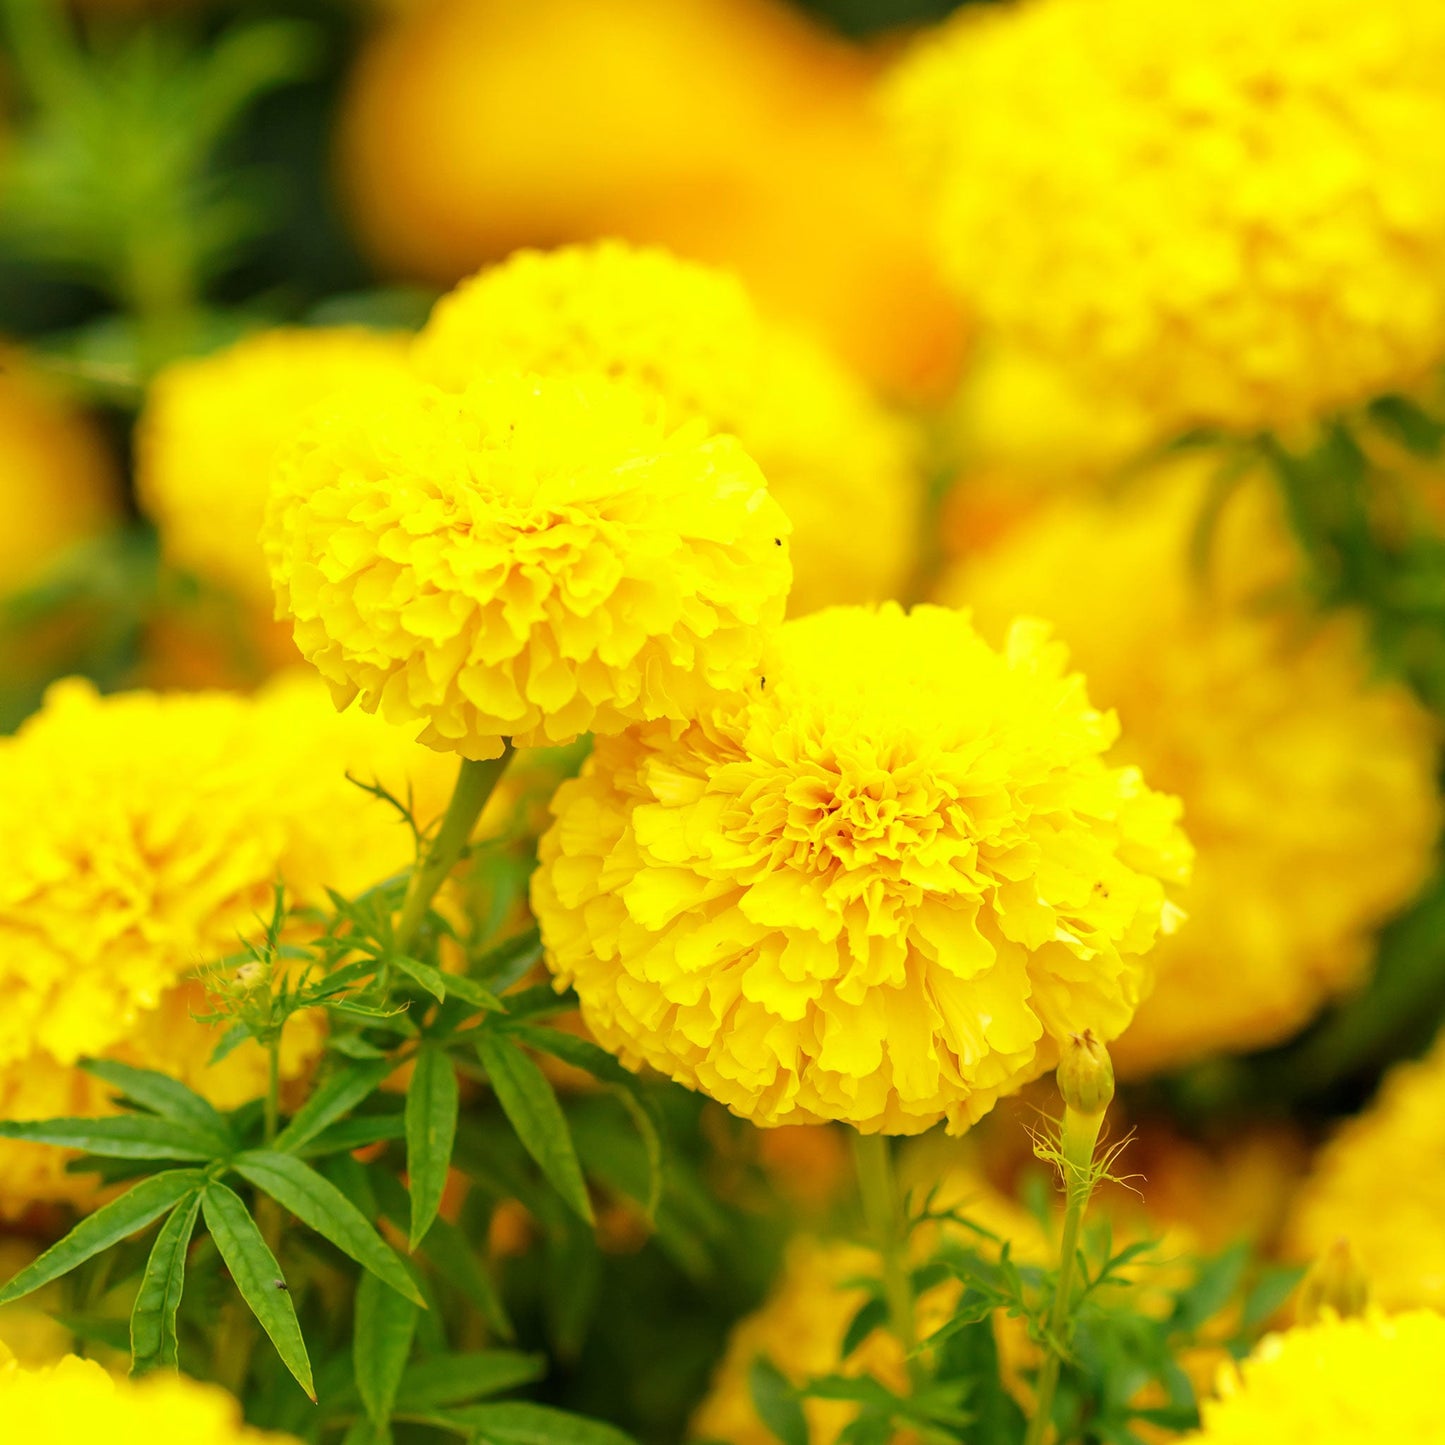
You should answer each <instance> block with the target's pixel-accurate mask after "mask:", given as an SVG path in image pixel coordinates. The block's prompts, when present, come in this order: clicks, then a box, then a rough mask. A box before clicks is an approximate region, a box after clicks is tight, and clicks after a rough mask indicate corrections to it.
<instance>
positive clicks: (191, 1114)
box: [80, 1059, 232, 1153]
mask: <svg viewBox="0 0 1445 1445" xmlns="http://www.w3.org/2000/svg"><path fill="white" fill-rule="evenodd" d="M80 1067H81V1068H82V1069H84V1070H85V1072H86V1073H87V1074H91V1075H93V1076H94V1077H95V1078H97V1079H100V1080H101V1081H102V1082H103V1083H107V1084H109V1085H110V1086H111V1088H113V1089H115V1090H116V1091H117V1092H118V1093H120V1095H121V1096H122V1097H123V1098H126V1099H129V1100H130V1101H131V1102H132V1103H134V1104H139V1105H140V1106H141V1107H142V1108H143V1109H149V1110H150V1111H151V1112H152V1113H154V1114H159V1115H161V1116H162V1117H163V1118H166V1119H174V1120H176V1121H177V1122H178V1123H181V1124H189V1125H190V1126H191V1128H192V1129H194V1130H196V1131H198V1132H199V1133H202V1134H205V1135H208V1136H210V1137H212V1138H214V1139H215V1140H216V1152H217V1153H224V1152H225V1151H226V1150H227V1149H228V1148H230V1147H231V1146H232V1139H231V1129H230V1126H229V1125H228V1124H227V1123H226V1120H225V1118H224V1116H222V1115H221V1114H220V1113H219V1112H218V1111H217V1110H216V1109H215V1108H214V1107H213V1106H212V1104H211V1103H210V1101H209V1100H207V1099H203V1098H202V1097H201V1096H200V1095H199V1094H198V1093H196V1091H195V1090H194V1089H188V1088H187V1087H186V1086H185V1085H184V1084H183V1083H181V1081H180V1080H179V1079H173V1078H171V1076H170V1075H169V1074H159V1073H157V1072H156V1071H155V1070H154V1069H137V1068H133V1067H132V1066H131V1065H130V1064H122V1063H117V1062H116V1061H115V1060H114V1059H82V1060H81V1062H80Z"/></svg>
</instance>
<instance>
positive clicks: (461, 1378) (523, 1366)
mask: <svg viewBox="0 0 1445 1445" xmlns="http://www.w3.org/2000/svg"><path fill="white" fill-rule="evenodd" d="M546 1372H547V1361H546V1357H545V1356H544V1355H525V1354H522V1353H521V1352H520V1351H518V1350H481V1351H478V1352H477V1353H475V1354H461V1355H433V1356H432V1357H431V1358H430V1359H425V1360H418V1361H417V1362H416V1363H415V1364H414V1365H408V1366H407V1370H406V1373H405V1374H404V1375H403V1376H402V1377H401V1388H400V1389H399V1390H398V1391H397V1395H396V1413H397V1414H398V1415H406V1414H410V1413H414V1412H416V1411H418V1410H430V1409H434V1408H436V1407H437V1406H439V1405H460V1404H462V1403H463V1402H464V1401H467V1400H476V1399H478V1398H480V1397H481V1396H483V1395H500V1394H501V1393H502V1391H503V1390H515V1389H516V1388H517V1387H518V1386H519V1385H530V1384H532V1383H534V1382H535V1381H537V1380H540V1379H541V1378H542V1376H543V1375H544V1374H546Z"/></svg>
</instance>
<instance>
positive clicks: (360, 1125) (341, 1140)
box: [301, 1114, 406, 1159]
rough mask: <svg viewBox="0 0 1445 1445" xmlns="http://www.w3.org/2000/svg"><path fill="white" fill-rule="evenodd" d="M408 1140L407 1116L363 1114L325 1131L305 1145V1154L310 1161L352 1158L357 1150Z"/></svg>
mask: <svg viewBox="0 0 1445 1445" xmlns="http://www.w3.org/2000/svg"><path fill="white" fill-rule="evenodd" d="M405 1137H406V1119H405V1118H404V1116H403V1115H401V1114H359V1115H358V1116H357V1117H356V1118H354V1119H342V1120H341V1121H340V1122H339V1123H336V1124H333V1125H332V1126H331V1127H330V1128H329V1129H325V1130H323V1131H322V1132H321V1133H320V1134H318V1135H317V1136H316V1137H315V1138H314V1139H313V1140H311V1142H310V1143H309V1144H306V1145H304V1146H303V1147H302V1150H301V1152H302V1153H304V1154H305V1155H306V1157H307V1158H308V1159H309V1158H314V1157H315V1156H316V1155H318V1154H349V1153H350V1152H351V1151H352V1150H353V1149H364V1148H366V1146H367V1145H368V1144H380V1143H381V1142H382V1141H383V1140H386V1139H402V1138H405Z"/></svg>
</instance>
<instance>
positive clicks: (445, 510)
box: [266, 374, 791, 759]
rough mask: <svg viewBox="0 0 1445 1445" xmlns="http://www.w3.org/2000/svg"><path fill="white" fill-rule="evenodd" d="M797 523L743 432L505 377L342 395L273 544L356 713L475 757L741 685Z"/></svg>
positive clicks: (295, 456)
mask: <svg viewBox="0 0 1445 1445" xmlns="http://www.w3.org/2000/svg"><path fill="white" fill-rule="evenodd" d="M787 532H788V522H787V519H786V518H785V517H784V516H783V513H782V512H781V510H780V509H779V508H778V505H777V503H776V502H774V501H773V500H772V498H771V497H769V495H768V492H767V486H766V484H765V482H764V480H763V476H762V473H761V472H759V471H758V468H757V466H756V464H755V463H754V462H753V461H752V460H751V459H750V458H749V457H748V455H747V454H746V453H745V452H744V451H743V450H742V448H741V447H740V446H739V445H738V444H737V442H736V441H734V440H733V438H731V437H720V436H712V435H710V434H709V433H708V431H707V429H706V428H705V427H704V426H703V424H702V423H700V422H692V423H689V424H687V425H684V426H681V427H673V426H670V425H668V423H667V420H665V419H664V416H663V415H662V411H661V408H660V407H659V406H658V405H657V403H656V402H655V401H654V400H653V399H652V398H650V397H649V396H647V395H646V394H644V393H643V392H642V391H641V390H639V389H635V388H632V387H629V386H626V385H624V384H621V383H618V382H610V381H605V380H603V379H601V378H598V377H593V378H581V377H578V378H566V379H548V380H542V379H539V378H536V377H522V376H518V375H513V374H499V375H496V376H489V377H484V378H481V379H479V380H477V381H476V382H474V383H473V384H472V385H471V386H469V387H468V388H466V389H465V390H464V391H460V392H457V393H454V394H453V393H446V392H442V391H439V390H437V389H436V388H434V387H430V386H427V385H425V384H423V383H420V382H413V383H411V384H410V385H405V386H403V385H397V386H387V387H383V388H380V389H379V390H377V391H375V392H367V391H364V390H363V391H358V392H357V393H355V394H353V395H351V396H348V397H347V398H346V399H345V400H344V401H341V402H338V404H337V407H336V408H335V409H334V410H333V411H332V412H331V413H329V415H328V417H327V419H326V422H325V424H324V425H320V424H318V425H317V426H316V427H315V428H314V429H313V430H312V431H311V432H310V433H309V434H308V435H307V436H306V437H305V438H304V439H303V440H302V441H300V442H299V443H298V444H297V445H296V446H295V447H293V448H292V449H291V450H290V451H289V452H288V453H287V454H286V456H285V457H284V458H283V461H282V465H281V467H280V470H279V475H278V478H277V483H276V487H275V490H274V491H273V493H272V499H271V505H270V510H269V512H268V514H267V524H266V546H267V551H268V555H269V557H270V559H271V570H272V577H273V579H274V581H275V584H276V589H277V595H278V598H279V600H280V604H281V607H282V609H283V610H285V611H289V612H290V614H291V615H292V617H294V618H295V622H296V641H297V644H298V645H299V646H300V648H301V651H302V652H303V653H304V654H305V655H306V657H307V658H308V659H309V660H310V661H311V662H313V663H314V664H315V665H316V667H317V668H318V669H319V670H320V672H321V674H322V676H324V677H325V678H326V680H327V681H328V682H329V683H330V684H331V688H332V692H333V695H334V696H335V698H336V700H337V703H338V705H339V706H343V707H344V706H345V705H346V704H347V703H348V702H350V701H351V700H352V699H353V698H356V697H358V696H359V697H360V699H361V705H362V706H363V707H364V708H365V709H366V710H367V711H368V712H374V711H376V710H378V709H379V710H380V711H381V713H382V715H383V716H384V717H385V718H386V719H387V720H388V721H389V722H392V723H397V724H403V725H406V726H407V727H408V728H410V729H412V730H418V729H419V730H420V732H421V739H422V741H424V742H426V743H427V744H428V745H429V746H431V747H434V748H438V749H441V750H445V751H453V752H458V753H461V754H462V756H463V757H467V758H473V759H481V758H494V757H497V756H499V755H500V753H501V751H502V743H503V739H505V738H513V739H515V740H516V742H517V744H518V745H519V746H529V745H543V744H547V743H565V742H570V741H572V740H573V739H574V738H576V737H578V736H579V735H580V734H582V733H585V732H590V731H597V732H616V731H617V730H618V729H620V728H622V727H625V726H626V725H627V723H629V722H632V721H636V720H642V719H652V718H660V717H665V718H682V717H686V716H688V715H689V714H690V713H692V712H693V711H694V710H695V709H696V708H697V707H698V706H699V705H700V703H701V701H702V699H703V698H704V697H706V695H707V694H708V691H709V689H711V688H714V687H734V686H739V685H741V683H742V682H743V681H744V680H745V678H747V677H748V676H749V675H750V674H751V673H752V671H753V669H754V667H755V665H756V662H757V659H758V655H759V653H760V652H761V650H762V646H763V637H764V633H765V630H766V628H767V627H769V626H770V625H771V624H772V623H774V622H776V621H777V619H778V618H779V616H780V615H781V613H782V608H783V598H784V595H785V594H786V592H787V589H788V582H789V579H790V575H791V574H790V569H789V565H788V549H787V545H786V537H787Z"/></svg>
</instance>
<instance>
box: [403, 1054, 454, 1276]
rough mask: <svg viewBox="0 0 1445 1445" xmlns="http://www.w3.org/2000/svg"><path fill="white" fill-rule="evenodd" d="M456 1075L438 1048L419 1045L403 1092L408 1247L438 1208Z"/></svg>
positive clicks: (447, 1163)
mask: <svg viewBox="0 0 1445 1445" xmlns="http://www.w3.org/2000/svg"><path fill="white" fill-rule="evenodd" d="M457 1098H458V1090H457V1075H456V1070H455V1069H454V1068H453V1067H452V1061H451V1059H450V1058H449V1057H448V1056H447V1054H446V1053H445V1052H444V1051H443V1050H441V1049H433V1048H423V1049H422V1050H421V1052H420V1053H418V1054H417V1057H416V1069H415V1072H414V1073H413V1074H412V1076H411V1085H410V1087H409V1088H408V1089H407V1091H406V1169H407V1174H408V1176H409V1177H410V1180H411V1229H410V1242H411V1247H412V1249H413V1250H414V1249H416V1247H417V1246H418V1245H419V1244H420V1243H421V1242H422V1240H423V1239H425V1238H426V1232H427V1230H428V1229H430V1228H431V1225H432V1221H433V1220H434V1219H435V1218H436V1217H437V1210H438V1209H440V1208H441V1202H442V1190H443V1189H444V1188H445V1187H446V1182H447V1169H448V1167H449V1166H450V1165H451V1161H452V1146H453V1144H454V1143H455V1142H456V1136H457Z"/></svg>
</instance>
